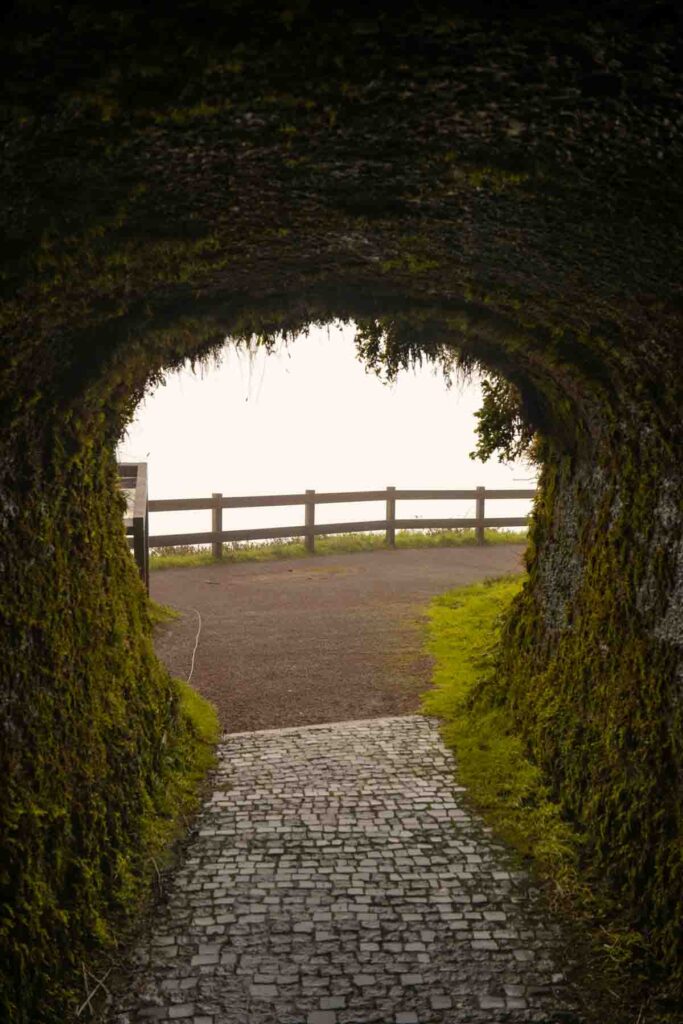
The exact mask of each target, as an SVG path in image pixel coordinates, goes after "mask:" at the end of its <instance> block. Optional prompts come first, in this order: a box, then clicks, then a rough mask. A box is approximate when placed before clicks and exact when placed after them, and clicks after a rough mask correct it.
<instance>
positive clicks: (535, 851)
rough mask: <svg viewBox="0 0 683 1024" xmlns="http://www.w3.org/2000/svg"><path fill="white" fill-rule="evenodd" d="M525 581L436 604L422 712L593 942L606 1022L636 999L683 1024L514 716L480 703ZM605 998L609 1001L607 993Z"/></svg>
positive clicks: (648, 1019) (471, 795)
mask: <svg viewBox="0 0 683 1024" xmlns="http://www.w3.org/2000/svg"><path fill="white" fill-rule="evenodd" d="M523 585H524V576H522V575H519V576H507V577H502V578H500V579H495V580H486V581H484V582H483V583H475V584H473V585H471V586H467V587H461V588H458V589H457V590H452V591H449V592H447V593H445V594H441V595H439V596H438V597H436V598H435V599H434V600H433V601H432V603H431V606H430V608H429V623H428V640H427V650H428V651H429V653H430V654H431V655H432V656H433V658H434V660H435V667H434V675H433V684H434V685H433V689H431V690H429V691H428V692H427V693H425V694H424V695H423V700H422V709H421V710H422V712H423V713H424V714H428V715H434V716H435V717H437V718H439V719H441V722H442V735H443V738H444V741H445V743H446V744H447V746H449V747H450V748H451V749H452V750H453V752H454V754H455V758H456V763H457V774H458V781H459V782H461V783H462V784H463V785H464V786H465V787H466V788H467V799H468V800H469V802H470V803H471V805H472V806H473V807H474V808H475V810H476V811H478V812H479V813H480V814H481V815H482V817H483V818H484V819H485V820H486V822H487V823H488V824H489V825H490V826H491V827H492V829H493V830H494V832H495V833H496V834H497V835H498V836H500V837H501V838H502V839H504V840H505V841H506V842H507V843H508V844H509V845H510V846H511V847H512V848H513V849H514V850H516V851H517V852H518V853H519V854H521V855H522V856H523V857H524V858H525V859H527V860H528V861H530V863H531V867H532V868H533V870H534V872H535V874H536V875H537V876H538V877H539V878H540V879H542V880H543V881H544V883H545V884H546V889H547V892H548V895H549V897H550V901H551V903H553V904H555V906H556V908H558V909H561V910H562V911H563V912H564V913H565V914H567V915H568V916H569V917H570V918H572V919H573V920H574V921H577V922H581V924H582V926H583V929H585V931H584V932H582V934H584V935H585V936H586V937H587V936H589V935H590V936H591V938H590V940H588V938H586V939H584V940H582V942H585V944H586V950H585V951H584V953H583V959H584V967H583V971H584V973H585V974H586V976H587V979H588V984H589V988H591V987H592V985H593V982H592V981H591V978H593V979H595V980H597V979H599V978H602V979H603V980H604V981H605V984H606V985H608V986H612V985H613V986H614V987H615V988H616V989H618V993H619V994H618V995H617V993H615V992H614V991H613V989H612V988H610V987H607V989H606V992H607V993H608V996H607V1003H606V1004H605V1005H606V1006H607V1007H608V1008H609V1000H610V998H611V997H612V996H613V997H614V1000H615V1006H614V1007H612V1009H611V1010H609V1012H608V1013H607V1015H606V1017H604V1018H603V1019H605V1020H609V1021H613V1020H619V1021H621V1020H624V1019H630V1018H627V1017H625V1016H624V1014H625V1013H626V1008H628V1007H629V1006H631V1005H633V1003H634V1002H635V1003H637V1004H639V1005H640V1006H641V1013H642V1017H638V1020H640V1021H642V1024H655V1022H657V1024H665V1022H667V1024H677V1022H678V1021H679V1020H680V1018H679V1017H678V1016H677V1015H676V1014H675V1012H674V1014H673V1015H671V1010H670V1009H669V1007H670V1005H671V1004H670V1003H669V1002H668V1001H667V999H666V991H665V990H663V989H661V988H660V989H657V987H656V985H653V984H652V982H653V975H652V973H651V971H652V963H651V961H650V957H649V954H648V952H647V941H646V938H645V936H643V935H642V934H641V933H640V932H637V931H635V930H634V929H633V928H632V927H631V925H630V922H629V921H628V919H627V917H626V915H625V913H624V910H623V908H621V907H620V905H619V904H618V903H617V902H615V900H614V898H613V897H612V896H611V895H610V893H609V892H608V891H607V890H606V888H605V885H604V880H603V879H601V878H599V877H595V875H594V874H591V873H590V871H589V870H588V868H587V866H586V863H585V862H584V858H583V849H584V838H583V835H582V833H581V832H580V831H579V830H578V829H577V828H576V826H574V825H573V824H572V823H571V822H570V821H568V820H567V819H566V817H565V816H564V814H563V811H562V807H561V805H560V804H559V803H557V801H556V800H554V799H553V795H552V793H551V790H550V787H549V785H548V783H547V782H546V780H545V778H544V776H543V774H542V773H541V771H540V769H539V768H538V767H537V766H536V765H535V764H534V763H533V762H532V761H530V760H529V758H528V757H527V754H526V748H525V745H524V743H523V741H522V738H521V737H520V735H519V733H518V732H516V730H515V728H514V725H513V722H512V718H511V715H510V713H509V712H508V711H507V710H506V708H505V707H503V706H491V703H490V702H488V703H487V700H486V698H485V697H483V698H482V692H483V690H484V685H485V684H486V682H487V680H489V679H490V678H491V677H492V673H493V672H495V671H496V645H497V642H498V637H499V633H500V627H501V625H502V621H503V618H504V616H505V615H506V613H507V612H508V610H509V608H510V605H511V602H512V601H513V599H514V598H515V596H516V595H517V594H518V593H519V592H520V590H521V588H522V586H523ZM591 998H593V996H591ZM600 998H601V1000H604V999H605V995H604V993H603V994H602V995H601V997H600ZM662 998H663V1000H664V1002H663V1003H661V1002H660V1001H659V1000H660V999H662ZM596 1005H597V1004H596ZM601 1005H602V1002H601ZM615 1007H616V1009H615ZM613 1012H614V1013H616V1016H612V1013H613Z"/></svg>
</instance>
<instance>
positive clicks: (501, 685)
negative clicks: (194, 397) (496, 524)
mask: <svg viewBox="0 0 683 1024" xmlns="http://www.w3.org/2000/svg"><path fill="white" fill-rule="evenodd" d="M173 10H174V13H173V15H171V14H169V13H168V12H167V10H166V9H164V8H162V7H161V5H159V6H157V5H155V4H151V5H145V6H144V10H143V9H142V7H141V8H140V9H138V8H136V7H131V6H117V5H113V6H112V7H111V8H110V10H108V11H106V12H99V11H96V10H95V8H94V7H89V6H88V5H86V4H74V5H64V6H62V7H60V6H53V5H50V4H45V5H34V4H28V3H25V4H24V3H19V4H16V5H15V6H14V8H13V9H12V13H11V15H10V19H9V23H8V27H7V30H6V32H5V33H4V35H3V38H2V40H1V41H0V51H1V52H0V55H1V57H2V62H3V67H4V69H5V72H6V88H5V91H4V98H3V100H2V131H3V142H4V161H3V165H2V169H1V170H0V174H1V176H2V195H3V222H4V231H5V239H6V241H5V245H4V254H5V259H4V262H3V269H2V290H3V300H4V301H3V307H2V314H1V316H2V362H1V365H0V421H1V422H2V440H1V442H0V521H1V523H2V530H1V531H0V564H1V567H2V572H1V574H0V601H1V604H0V611H1V622H0V628H1V629H2V635H3V657H2V660H1V663H0V664H1V667H0V700H1V708H2V710H1V719H0V721H1V729H2V752H1V755H0V756H1V758H2V763H1V768H0V778H2V780H3V786H2V808H1V815H2V820H1V827H0V836H1V839H0V843H1V844H2V855H1V856H0V863H1V864H2V868H1V869H0V884H1V887H2V894H1V899H2V907H3V911H2V924H1V928H0V942H1V944H2V955H1V956H0V963H1V964H2V967H1V968H0V978H1V980H0V1006H1V1007H2V1014H3V1019H9V1020H12V1021H21V1022H28V1021H31V1022H35V1021H38V1020H51V1019H56V1020H62V1019H63V1016H60V1014H62V1011H63V1007H64V1005H68V999H69V997H68V991H67V995H66V996H62V995H60V994H59V993H60V992H62V988H63V984H66V983H67V982H68V979H69V977H70V975H69V970H70V968H72V967H73V966H74V965H76V966H77V965H78V964H79V963H80V960H81V958H82V956H83V955H84V953H83V951H84V950H88V949H89V948H92V946H93V945H94V944H95V943H96V942H97V941H100V940H101V939H102V937H103V935H104V933H105V932H106V928H107V923H108V922H110V921H111V920H112V919H113V917H114V916H115V914H116V912H117V908H119V907H120V906H121V905H122V904H123V903H125V900H126V894H127V892H128V891H129V889H130V886H131V885H132V882H131V878H132V877H133V876H134V875H135V874H136V873H139V872H140V871H142V870H143V867H144V866H142V865H140V864H139V863H138V862H137V860H136V850H137V849H138V846H139V844H138V839H139V836H138V833H139V829H140V827H141V826H140V822H141V820H142V817H143V814H144V811H145V809H146V808H148V807H149V806H150V801H151V802H153V798H154V792H155V787H157V786H158V784H159V781H160V779H162V778H163V774H164V770H165V769H164V758H165V756H166V754H168V752H169V751H172V749H173V744H174V736H175V733H176V731H177V729H178V728H179V727H180V726H179V722H178V716H177V713H176V710H175V708H174V704H173V699H172V694H171V691H170V689H169V684H168V681H167V680H166V678H165V676H164V674H163V672H161V670H160V668H159V667H158V665H157V663H156V662H155V660H154V657H153V654H152V652H151V646H150V642H149V634H148V624H147V621H146V615H145V612H144V605H143V598H142V595H141V591H140V587H139V584H138V582H137V580H136V577H135V574H134V572H132V571H131V566H130V560H129V558H128V555H127V552H126V551H125V546H124V541H123V537H122V528H121V519H120V508H119V505H118V504H117V502H116V501H115V500H113V498H112V493H113V488H114V474H113V447H114V444H115V441H116V439H117V437H118V436H119V434H120V431H121V429H122V425H123V424H124V423H125V421H126V418H127V417H128V416H129V415H130V413H131V411H132V409H133V407H134V405H135V403H136V401H137V400H138V399H139V397H140V396H141V394H142V393H143V391H144V388H145V386H146V385H147V384H148V382H149V381H150V380H152V379H154V377H155V375H157V374H158V373H160V372H162V371H163V369H164V368H165V367H169V366H172V365H175V364H177V363H178V362H179V361H180V360H182V359H183V358H184V357H186V356H188V355H189V356H195V355H201V354H202V353H204V352H207V351H209V350H210V349H211V347H212V346H215V345H218V344H220V343H221V342H222V340H223V338H224V337H225V336H226V335H232V336H234V337H245V336H249V335H252V334H256V335H268V334H269V333H271V332H273V331H277V330H295V329H297V328H299V327H301V326H304V325H306V324H307V323H310V322H313V321H321V322H325V321H329V320H331V319H333V318H335V317H341V318H349V319H350V318H355V319H360V320H368V319H377V318H382V319H383V320H384V322H385V323H386V324H387V325H388V327H389V334H390V336H391V337H392V338H394V340H395V345H396V349H395V352H394V355H396V356H397V358H399V359H400V358H402V357H404V356H408V355H410V354H411V352H412V354H413V355H419V354H420V353H423V354H426V355H429V354H430V353H431V354H434V353H438V352H439V351H442V350H443V348H444V347H445V348H446V349H448V350H451V351H455V352H457V353H459V354H460V356H461V357H462V358H464V359H466V360H475V361H478V362H480V363H482V364H483V365H484V366H486V367H489V368H491V369H493V370H495V371H496V372H498V373H500V374H502V375H503V376H505V377H507V378H508V379H510V380H512V381H513V382H514V383H515V384H516V385H517V387H518V388H519V390H520V392H521V395H522V401H523V405H524V409H525V413H526V415H527V417H528V418H529V419H530V420H531V422H532V423H533V424H534V426H535V427H536V429H537V430H538V432H539V435H540V437H541V439H542V441H541V451H542V457H543V463H544V469H543V488H542V494H541V497H540V499H539V502H538V507H537V510H536V519H535V526H534V530H533V540H532V545H531V549H530V552H529V564H530V580H529V585H528V586H527V587H526V589H525V591H524V592H523V594H522V596H521V598H520V600H519V601H518V603H517V605H516V607H515V609H514V613H513V615H512V618H511V619H510V621H509V623H508V626H507V633H506V643H505V646H504V648H503V650H502V651H501V653H500V669H501V670H500V672H499V674H498V676H497V680H496V684H495V687H492V688H491V690H490V691H489V692H488V693H487V699H494V700H496V701H500V702H504V703H505V704H506V705H507V706H508V707H509V709H510V713H511V714H512V715H513V716H514V717H515V719H516V721H517V722H518V726H519V728H520V729H521V730H522V731H523V733H524V735H525V736H526V737H527V739H528V743H529V749H530V751H531V754H532V756H533V757H535V758H536V759H537V760H538V761H539V762H540V763H541V764H542V765H543V767H544V769H545V770H546V771H547V773H548V775H549V777H550V778H551V779H552V780H553V783H554V786H555V788H556V791H557V794H558V795H559V797H560V798H561V799H562V801H563V802H564V804H565V806H566V808H567V812H568V813H569V814H570V815H572V817H573V818H574V819H575V820H576V821H577V823H578V824H579V826H580V827H581V828H582V829H584V830H585V832H586V836H587V847H586V849H587V860H588V863H589V864H590V865H592V869H593V870H595V871H596V872H597V873H599V874H601V875H602V876H603V877H604V878H606V879H607V880H608V882H609V885H610V886H611V888H612V891H613V892H614V893H615V894H616V895H617V897H618V898H619V899H621V900H622V901H623V903H624V906H625V907H626V908H627V910H628V912H629V914H630V915H631V919H632V921H633V922H634V924H635V925H636V926H637V927H638V928H639V929H641V930H642V931H643V932H644V933H645V935H646V936H647V941H648V943H649V945H650V948H651V950H652V951H653V953H654V954H655V955H656V957H657V958H658V959H659V960H660V961H661V962H662V963H664V964H665V965H667V969H668V970H669V973H670V975H671V976H672V977H674V978H676V977H678V979H679V982H680V973H679V972H680V963H681V953H682V952H683V950H682V947H681V934H680V929H679V927H678V926H679V924H680V920H681V916H682V914H683V852H682V848H681V792H682V787H681V782H682V773H683V750H682V744H683V722H682V710H681V709H682V705H681V698H682V695H683V693H682V691H683V661H682V659H681V650H682V646H683V504H682V498H683V464H682V462H681V458H680V453H681V442H682V441H683V431H682V427H681V412H680V410H681V406H682V400H683V387H682V385H681V372H680V360H681V345H680V328H681V316H680V311H681V305H680V293H679V292H678V291H677V288H678V281H677V271H678V270H679V269H680V262H679V256H680V220H679V210H678V205H677V194H676V189H677V181H679V180H680V171H681V160H680V157H681V128H682V118H681V106H680V79H679V77H678V69H679V65H680V59H681V52H682V51H681V42H680V37H679V25H678V22H677V15H676V12H675V9H674V7H673V6H672V5H669V4H666V3H660V2H653V3H640V2H636V3H634V4H631V5H629V7H628V9H627V10H626V9H624V10H622V9H621V8H620V7H619V6H618V5H613V4H612V5H610V4H605V5H602V6H599V7H598V8H596V7H595V5H589V4H582V3H577V4H573V5H572V6H571V7H569V6H568V7H567V8H566V9H565V10H564V11H559V12H558V13H555V14H553V15H544V16H540V15H538V13H536V14H533V15H531V14H530V15H528V16H526V15H524V14H523V13H519V14H515V15H514V16H513V15H510V14H509V13H507V14H505V12H504V8H501V9H500V10H499V9H498V8H496V7H495V6H492V7H490V8H489V9H488V10H487V13H486V14H485V15H481V14H477V13H476V12H475V11H474V10H472V11H470V10H469V9H468V8H467V7H466V6H465V7H463V9H462V11H461V12H459V13H458V14H457V15H456V14H454V13H453V8H452V6H451V7H450V8H448V9H447V8H444V9H443V10H440V9H439V8H438V6H437V5H429V4H428V5H425V4H421V5H420V6H419V8H418V7H416V8H415V10H414V11H413V12H412V13H411V12H410V11H408V12H407V13H405V14H402V15H395V14H389V13H387V12H386V11H382V10H381V9H380V7H379V6H377V7H375V6H373V5H368V4H364V5H362V6H361V5H358V6H357V7H356V6H355V5H346V6H345V8H344V10H343V11H337V10H336V9H334V8H330V10H329V11H328V12H327V13H325V14H324V15H321V16H320V17H315V16H314V14H313V13H312V10H313V9H312V8H310V7H309V5H307V4H303V3H290V4H287V5H285V4H283V5H282V6H278V5H277V4H262V5H259V4H249V5H242V4H240V3H232V4H229V3H226V4H219V5H214V6H211V5H203V6H202V7H201V8H199V7H198V6H196V5H194V4H191V3H189V2H188V3H185V4H180V5H175V6H174V9H173ZM331 383H332V382H331ZM321 386H323V387H324V386H325V382H321ZM235 443H240V441H239V439H236V440H235ZM438 443H439V444H441V445H442V446H443V448H444V451H446V452H447V450H448V448H449V446H452V445H453V444H456V443H457V439H455V438H451V437H443V438H439V439H438ZM67 989H68V984H67ZM63 999H65V1000H66V1002H64V1001H63ZM60 1000H61V1001H60Z"/></svg>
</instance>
